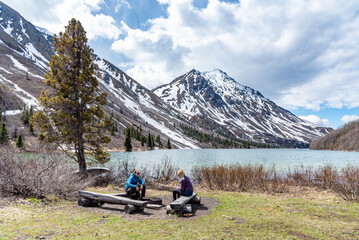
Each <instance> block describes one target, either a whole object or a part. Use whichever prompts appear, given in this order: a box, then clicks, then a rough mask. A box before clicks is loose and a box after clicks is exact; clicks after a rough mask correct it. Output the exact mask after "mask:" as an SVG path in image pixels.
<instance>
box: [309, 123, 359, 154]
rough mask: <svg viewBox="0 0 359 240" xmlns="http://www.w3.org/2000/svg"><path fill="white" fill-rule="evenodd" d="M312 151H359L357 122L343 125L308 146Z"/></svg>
mask: <svg viewBox="0 0 359 240" xmlns="http://www.w3.org/2000/svg"><path fill="white" fill-rule="evenodd" d="M310 149H314V150H340V151H359V121H354V122H350V123H347V124H345V125H344V126H343V127H342V128H339V129H337V130H335V131H331V132H329V133H327V134H326V135H325V136H323V137H321V138H319V139H317V140H315V141H314V142H312V143H311V144H310Z"/></svg>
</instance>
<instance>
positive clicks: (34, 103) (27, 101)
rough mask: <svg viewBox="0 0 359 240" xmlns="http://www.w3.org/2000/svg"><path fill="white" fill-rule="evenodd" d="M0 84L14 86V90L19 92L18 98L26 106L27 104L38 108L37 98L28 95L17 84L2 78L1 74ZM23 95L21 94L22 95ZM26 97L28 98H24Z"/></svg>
mask: <svg viewBox="0 0 359 240" xmlns="http://www.w3.org/2000/svg"><path fill="white" fill-rule="evenodd" d="M0 82H3V83H4V84H6V85H8V86H9V84H10V85H13V86H14V87H13V90H14V91H15V94H16V92H18V93H19V94H16V95H17V97H19V98H20V99H21V100H22V101H23V102H24V103H25V104H27V105H28V106H34V107H35V108H37V107H38V101H37V99H36V98H34V97H33V96H32V95H30V94H29V93H27V92H26V91H25V90H23V89H22V88H20V87H19V86H18V85H17V84H15V83H13V82H12V81H10V80H8V79H6V78H5V77H4V76H2V75H1V74H0ZM20 93H21V94H20ZM24 95H25V96H26V98H25V97H24Z"/></svg>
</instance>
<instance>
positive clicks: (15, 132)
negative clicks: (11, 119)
mask: <svg viewBox="0 0 359 240" xmlns="http://www.w3.org/2000/svg"><path fill="white" fill-rule="evenodd" d="M17 138H18V136H17V127H16V126H15V128H14V133H13V134H12V139H14V140H16V139H17Z"/></svg>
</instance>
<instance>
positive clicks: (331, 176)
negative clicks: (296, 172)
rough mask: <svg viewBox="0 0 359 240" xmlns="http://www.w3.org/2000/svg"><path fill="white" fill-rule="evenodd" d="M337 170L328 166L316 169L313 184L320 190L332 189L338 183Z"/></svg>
mask: <svg viewBox="0 0 359 240" xmlns="http://www.w3.org/2000/svg"><path fill="white" fill-rule="evenodd" d="M338 178H339V173H338V170H337V169H336V168H335V167H333V166H330V165H327V166H324V167H321V168H319V169H317V170H316V171H315V173H314V183H315V186H316V187H319V188H320V189H332V188H333V187H334V185H335V184H336V182H337V181H338Z"/></svg>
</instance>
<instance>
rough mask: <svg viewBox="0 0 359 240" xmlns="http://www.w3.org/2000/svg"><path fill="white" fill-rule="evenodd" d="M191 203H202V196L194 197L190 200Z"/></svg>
mask: <svg viewBox="0 0 359 240" xmlns="http://www.w3.org/2000/svg"><path fill="white" fill-rule="evenodd" d="M188 203H190V204H201V198H200V197H194V198H192V199H191V200H190V201H188Z"/></svg>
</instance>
